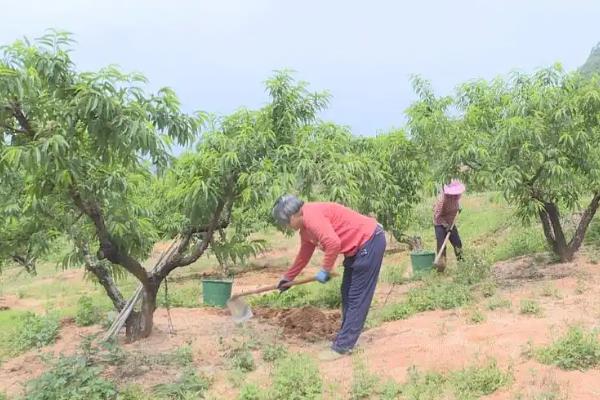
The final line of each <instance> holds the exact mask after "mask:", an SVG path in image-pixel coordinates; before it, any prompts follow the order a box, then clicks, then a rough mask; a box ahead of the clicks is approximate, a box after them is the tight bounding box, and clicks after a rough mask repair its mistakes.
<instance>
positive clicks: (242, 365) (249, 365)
mask: <svg viewBox="0 0 600 400" xmlns="http://www.w3.org/2000/svg"><path fill="white" fill-rule="evenodd" d="M225 357H227V358H228V359H229V362H230V365H231V368H233V369H235V370H238V371H240V372H252V371H254V370H255V369H256V363H255V362H254V356H253V355H252V352H251V351H250V347H249V346H248V344H247V343H245V342H244V343H241V344H240V345H238V346H236V347H234V348H233V349H231V350H229V351H228V352H227V353H226V354H225Z"/></svg>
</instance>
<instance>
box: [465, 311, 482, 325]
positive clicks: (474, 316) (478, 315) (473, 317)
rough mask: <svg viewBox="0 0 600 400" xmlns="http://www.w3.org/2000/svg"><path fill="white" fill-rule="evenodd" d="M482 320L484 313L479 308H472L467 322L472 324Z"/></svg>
mask: <svg viewBox="0 0 600 400" xmlns="http://www.w3.org/2000/svg"><path fill="white" fill-rule="evenodd" d="M484 321H485V314H484V313H483V312H482V311H481V310H480V309H479V308H476V309H474V310H472V311H471V313H470V314H469V322H471V323H473V324H481V323H482V322H484Z"/></svg>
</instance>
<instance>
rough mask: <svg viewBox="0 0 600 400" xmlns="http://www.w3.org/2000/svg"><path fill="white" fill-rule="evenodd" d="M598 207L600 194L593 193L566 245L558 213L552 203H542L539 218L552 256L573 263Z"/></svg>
mask: <svg viewBox="0 0 600 400" xmlns="http://www.w3.org/2000/svg"><path fill="white" fill-rule="evenodd" d="M599 206H600V193H595V194H594V197H593V198H592V201H591V202H590V204H589V205H588V206H587V208H586V209H585V211H584V212H583V214H582V216H581V219H580V220H579V224H578V225H577V229H576V230H575V233H574V234H573V238H572V239H571V240H570V241H569V242H568V243H567V240H566V238H565V235H564V232H563V229H562V226H561V224H560V213H559V211H558V207H557V206H556V204H554V203H550V202H544V208H543V209H542V210H540V212H539V217H540V221H541V222H542V227H543V228H544V236H546V240H547V241H548V243H549V244H550V246H551V248H552V251H553V252H554V254H556V255H557V256H558V258H559V259H560V261H561V262H570V261H573V257H574V256H575V253H577V251H578V250H579V248H580V247H581V244H582V243H583V239H584V238H585V233H586V231H587V229H588V227H589V225H590V223H591V222H592V219H593V218H594V215H595V214H596V211H598V207H599Z"/></svg>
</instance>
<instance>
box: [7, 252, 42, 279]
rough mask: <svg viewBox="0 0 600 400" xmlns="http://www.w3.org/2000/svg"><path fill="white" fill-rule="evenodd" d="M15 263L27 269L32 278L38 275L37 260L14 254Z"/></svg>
mask: <svg viewBox="0 0 600 400" xmlns="http://www.w3.org/2000/svg"><path fill="white" fill-rule="evenodd" d="M12 259H13V261H15V262H16V263H17V264H20V265H22V266H23V268H25V271H27V273H28V274H29V275H31V276H36V275H37V270H36V268H35V258H30V257H27V256H20V255H18V254H14V255H13V256H12Z"/></svg>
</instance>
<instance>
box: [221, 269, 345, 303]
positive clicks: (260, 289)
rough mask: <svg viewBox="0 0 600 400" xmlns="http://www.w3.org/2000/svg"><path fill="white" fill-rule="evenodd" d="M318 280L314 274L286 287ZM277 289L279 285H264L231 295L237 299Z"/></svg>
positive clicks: (333, 275)
mask: <svg viewBox="0 0 600 400" xmlns="http://www.w3.org/2000/svg"><path fill="white" fill-rule="evenodd" d="M329 276H331V277H332V278H333V277H336V276H338V275H337V274H335V273H331V274H329ZM316 280H317V278H315V277H314V276H313V277H310V278H304V279H300V280H297V281H291V282H290V283H288V284H287V285H286V287H292V286H297V285H304V284H305V283H310V282H315V281H316ZM275 289H278V288H277V285H269V286H263V287H261V288H258V289H252V290H248V291H247V292H244V293H240V294H235V295H233V296H231V298H232V299H237V298H238V297H242V296H248V295H250V294H257V293H263V292H269V291H271V290H275Z"/></svg>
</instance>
